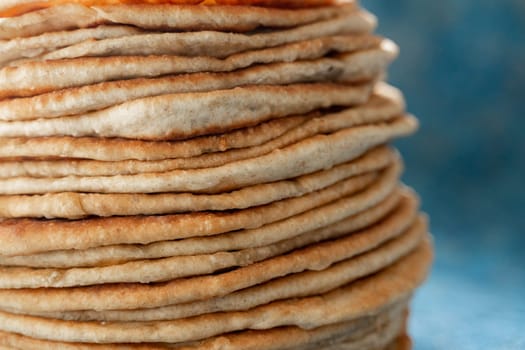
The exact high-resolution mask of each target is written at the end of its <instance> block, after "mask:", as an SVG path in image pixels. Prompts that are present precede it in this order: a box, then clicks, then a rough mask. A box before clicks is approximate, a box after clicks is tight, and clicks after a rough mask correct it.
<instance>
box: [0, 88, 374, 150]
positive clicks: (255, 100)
mask: <svg viewBox="0 0 525 350" xmlns="http://www.w3.org/2000/svg"><path fill="white" fill-rule="evenodd" d="M370 90H371V87H370V86H369V85H362V86H348V85H343V84H330V83H326V84H322V83H319V84H296V85H289V86H272V85H261V86H250V87H238V88H235V89H232V90H219V91H212V92H203V93H186V94H169V95H162V96H156V97H147V98H143V99H138V100H134V101H130V102H126V103H123V104H121V105H118V106H115V107H112V108H108V109H106V110H103V111H99V112H93V113H89V114H84V115H78V116H71V117H61V118H54V119H37V120H31V121H14V122H0V137H42V136H100V137H124V138H132V139H143V140H170V139H176V138H179V139H180V138H189V137H193V136H200V135H205V134H212V133H220V132H224V131H229V130H232V129H237V128H242V127H245V126H251V125H255V124H258V123H260V122H264V121H266V120H269V119H273V118H279V117H285V116H289V115H294V114H304V113H308V112H311V111H313V110H316V109H319V108H328V107H331V106H353V105H359V104H363V103H365V102H366V101H367V100H368V98H369V94H370ZM159 115H160V116H162V118H158V116H159Z"/></svg>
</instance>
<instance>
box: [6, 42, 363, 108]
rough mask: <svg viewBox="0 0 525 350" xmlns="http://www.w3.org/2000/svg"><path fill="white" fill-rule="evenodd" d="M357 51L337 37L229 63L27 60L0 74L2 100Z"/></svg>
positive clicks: (165, 59)
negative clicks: (97, 84)
mask: <svg viewBox="0 0 525 350" xmlns="http://www.w3.org/2000/svg"><path fill="white" fill-rule="evenodd" d="M354 49H355V43H352V41H351V40H348V39H347V38H345V37H341V36H338V37H335V38H334V37H325V38H320V39H315V40H309V41H304V42H299V43H293V44H288V45H283V46H279V47H274V48H267V49H262V50H256V51H247V52H242V53H239V54H236V55H233V56H230V57H228V58H226V59H217V58H213V57H183V56H148V57H142V56H140V57H139V56H121V57H86V58H79V59H68V60H60V61H47V62H29V63H26V64H22V65H20V66H17V67H4V68H2V69H1V70H0V98H6V97H20V96H22V97H23V96H35V95H38V94H43V93H46V92H51V91H55V90H61V89H66V88H73V87H78V86H85V85H90V84H96V83H101V82H106V81H114V80H125V79H134V78H153V77H159V76H163V75H170V74H183V73H202V72H231V71H234V70H238V69H242V68H246V67H250V66H252V65H255V64H269V63H278V62H293V61H302V60H312V59H317V58H321V57H323V56H325V55H326V54H328V53H334V52H343V53H344V52H349V51H354ZM28 81H31V83H28Z"/></svg>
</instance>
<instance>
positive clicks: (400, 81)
mask: <svg viewBox="0 0 525 350" xmlns="http://www.w3.org/2000/svg"><path fill="white" fill-rule="evenodd" d="M362 3H363V5H364V6H365V7H366V8H368V9H369V10H370V11H371V12H373V13H375V14H376V15H377V16H378V18H379V23H380V25H379V29H378V31H379V33H381V34H383V35H385V36H388V37H390V38H392V39H394V41H396V42H397V43H398V44H399V45H400V47H401V56H400V58H399V59H398V61H397V62H396V63H395V64H394V65H393V66H392V67H391V69H390V79H389V80H390V81H391V82H392V83H393V84H394V85H396V86H398V87H400V88H401V89H402V90H403V91H404V92H405V95H406V98H407V101H408V106H409V110H410V112H412V113H414V114H416V115H417V116H418V117H419V119H420V120H421V130H420V131H419V133H418V134H417V135H416V136H415V137H412V138H410V139H407V140H403V141H401V142H399V143H398V145H399V146H400V148H401V151H402V153H403V155H404V157H405V160H406V164H407V172H406V175H405V181H406V182H407V183H409V184H410V185H412V186H413V187H415V188H416V189H417V191H418V192H419V193H420V194H421V196H422V198H423V207H424V210H425V211H427V212H428V213H430V215H431V219H432V232H433V234H434V237H435V241H436V249H437V260H436V262H435V265H434V269H433V272H432V276H431V278H430V279H429V281H428V282H427V284H426V285H425V286H424V287H423V288H422V289H421V290H420V291H419V292H418V293H417V297H416V301H415V303H414V307H413V313H412V315H413V318H412V321H411V331H412V335H413V337H414V340H415V349H416V350H431V349H432V350H434V349H447V350H448V349H452V350H455V349H461V350H470V349H476V350H478V349H492V350H495V349H510V350H513V349H525V252H524V250H525V135H524V134H525V112H524V109H525V0H500V1H497V0H493V1H489V0H436V1H421V0H397V1H387V0H383V1H380V0H363V1H362Z"/></svg>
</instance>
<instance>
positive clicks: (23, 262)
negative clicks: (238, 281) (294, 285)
mask: <svg viewBox="0 0 525 350" xmlns="http://www.w3.org/2000/svg"><path fill="white" fill-rule="evenodd" d="M400 197H401V195H400V192H399V191H397V192H394V193H393V194H392V195H390V196H388V197H387V198H386V199H385V200H383V201H382V202H380V203H379V204H377V205H375V206H373V207H371V208H369V209H365V210H363V211H360V212H358V213H357V214H354V215H350V216H349V217H347V218H344V219H342V220H341V221H339V222H337V223H336V224H330V222H325V224H326V225H328V226H326V227H324V228H322V229H318V230H314V231H312V232H308V233H305V234H307V235H308V236H309V237H312V239H318V240H319V241H320V240H324V239H328V238H330V237H338V236H340V235H341V234H345V233H348V232H353V231H356V230H360V229H363V228H365V227H367V226H369V225H372V224H374V223H375V222H377V221H379V220H380V219H382V218H384V217H385V216H386V215H387V214H388V213H390V212H391V211H393V210H394V208H395V207H396V206H397V205H398V204H399V202H400ZM409 198H412V197H409ZM275 226H276V225H274V227H275ZM277 226H279V225H277ZM264 230H266V229H264ZM264 230H258V231H257V230H254V231H251V233H250V235H249V236H248V235H243V234H242V233H238V234H237V235H236V234H235V233H231V234H224V235H218V236H215V237H211V238H209V239H203V238H196V239H195V238H193V239H192V238H190V239H186V240H179V241H163V242H157V243H152V244H148V245H142V246H137V245H116V246H105V247H98V248H91V249H87V250H62V251H60V250H58V251H52V252H47V253H40V254H33V255H26V256H12V257H8V256H2V255H0V265H3V266H28V267H56V268H65V267H84V266H106V265H110V264H116V263H120V262H124V261H133V260H140V259H158V258H163V257H169V256H187V255H196V254H212V253H215V252H220V251H232V250H239V249H250V247H252V246H257V245H259V246H260V245H264V244H274V243H276V242H278V241H282V240H283V239H286V238H287V237H293V236H294V235H290V234H288V235H284V234H283V235H282V236H278V237H275V238H274V239H266V240H263V242H264V243H262V244H261V243H259V242H257V241H256V240H254V239H253V236H254V235H255V234H258V233H261V231H262V232H263V233H264ZM303 231H304V229H303V230H301V231H299V233H297V234H301V232H303ZM245 238H247V239H245ZM289 239H291V238H289Z"/></svg>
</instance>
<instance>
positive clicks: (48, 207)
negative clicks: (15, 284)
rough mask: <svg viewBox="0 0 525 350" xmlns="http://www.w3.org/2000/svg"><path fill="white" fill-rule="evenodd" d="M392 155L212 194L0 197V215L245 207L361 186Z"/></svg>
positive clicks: (370, 155) (383, 151)
mask: <svg viewBox="0 0 525 350" xmlns="http://www.w3.org/2000/svg"><path fill="white" fill-rule="evenodd" d="M394 158H395V156H394V153H393V151H390V150H388V149H387V148H378V149H375V150H372V151H370V152H367V153H366V154H365V155H364V156H363V157H360V158H358V159H356V160H355V161H353V162H350V163H344V164H341V165H338V166H336V167H334V168H332V169H329V170H326V171H320V172H317V173H314V174H310V175H304V176H300V177H299V178H295V179H289V180H282V181H278V182H274V183H269V184H261V185H254V186H249V187H246V188H243V189H240V190H237V191H233V192H228V193H221V194H215V195H194V194H191V193H179V194H172V193H164V194H96V193H74V192H67V193H56V194H46V195H34V196H0V217H3V218H27V217H34V218H40V217H45V218H48V219H53V218H67V219H78V218H82V217H86V216H128V215H159V214H173V213H183V212H190V211H210V210H211V211H223V210H232V209H246V208H249V207H255V206H259V205H265V204H268V203H271V202H275V201H279V200H283V199H286V198H291V197H299V196H302V195H305V194H307V193H309V192H313V191H317V190H320V189H322V188H324V187H327V186H331V185H333V184H335V183H336V182H339V181H341V180H343V179H345V178H348V177H351V176H358V178H359V179H360V180H361V182H362V183H363V184H364V186H366V185H368V184H369V183H371V182H372V181H373V180H374V179H375V176H376V174H375V171H377V170H380V169H382V168H384V167H386V166H387V165H388V164H389V163H391V162H392V161H393V159H394ZM369 172H370V173H369ZM365 173H369V174H365Z"/></svg>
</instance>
